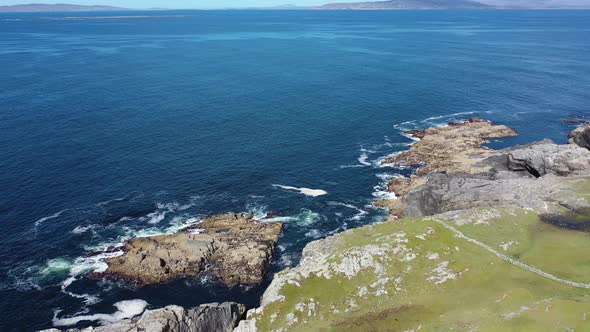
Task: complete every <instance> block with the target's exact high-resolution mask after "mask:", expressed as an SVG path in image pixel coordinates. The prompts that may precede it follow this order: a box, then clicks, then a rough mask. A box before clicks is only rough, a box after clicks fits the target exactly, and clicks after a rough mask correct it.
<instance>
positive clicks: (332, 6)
mask: <svg viewBox="0 0 590 332" xmlns="http://www.w3.org/2000/svg"><path fill="white" fill-rule="evenodd" d="M150 9H158V10H166V9H167V8H150ZM170 9H172V8H170ZM220 9H283V10H305V9H309V10H412V9H414V10H416V9H418V10H419V9H590V0H384V1H359V2H350V3H338V2H335V3H327V4H325V5H321V6H314V7H301V6H297V5H291V4H289V5H282V6H274V7H263V8H220ZM126 10H138V9H130V8H123V7H115V6H104V5H90V6H88V5H75V4H65V3H64V4H34V3H32V4H20V5H10V6H0V12H82V11H126Z"/></svg>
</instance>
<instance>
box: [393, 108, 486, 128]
mask: <svg viewBox="0 0 590 332" xmlns="http://www.w3.org/2000/svg"><path fill="white" fill-rule="evenodd" d="M473 114H475V112H458V113H451V114H444V115H438V116H432V117H429V118H426V119H422V120H410V121H404V122H401V123H398V124H396V125H394V126H393V127H394V128H395V129H398V130H400V131H408V130H412V129H419V128H428V127H444V126H447V125H448V123H449V122H453V121H459V120H462V119H464V118H465V116H466V115H473Z"/></svg>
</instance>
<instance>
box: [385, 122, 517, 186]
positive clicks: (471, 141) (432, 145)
mask: <svg viewBox="0 0 590 332" xmlns="http://www.w3.org/2000/svg"><path fill="white" fill-rule="evenodd" d="M407 134H408V135H412V136H413V137H416V138H419V139H420V141H418V142H416V143H414V144H413V145H412V148H411V149H410V150H408V151H406V152H403V153H401V154H398V155H396V156H393V157H391V158H387V159H385V160H384V161H383V163H385V164H395V165H399V166H417V167H418V169H417V170H416V174H417V175H424V174H428V173H432V172H463V173H480V172H483V171H486V170H488V169H489V168H488V167H485V165H481V164H478V161H483V160H485V159H486V158H488V157H489V156H491V155H493V153H494V152H493V150H492V149H489V148H487V147H485V146H483V145H482V144H485V143H488V142H489V141H488V139H490V138H502V137H511V136H516V135H517V134H516V132H515V131H514V130H512V129H510V128H508V127H506V126H503V125H493V124H492V123H491V122H490V121H487V120H482V119H478V118H474V119H470V120H467V121H465V122H460V123H450V124H449V125H448V126H447V127H441V128H428V129H424V130H413V131H410V132H407Z"/></svg>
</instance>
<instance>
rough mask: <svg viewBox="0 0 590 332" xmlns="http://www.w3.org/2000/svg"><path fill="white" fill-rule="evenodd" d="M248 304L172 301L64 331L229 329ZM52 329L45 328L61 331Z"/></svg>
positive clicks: (193, 331)
mask: <svg viewBox="0 0 590 332" xmlns="http://www.w3.org/2000/svg"><path fill="white" fill-rule="evenodd" d="M245 312H246V307H245V306H244V305H242V304H238V303H233V302H224V303H221V304H219V303H210V304H203V305H200V306H198V307H194V308H191V309H185V308H183V307H180V306H176V305H170V306H167V307H164V308H161V309H156V310H146V311H145V312H144V313H143V315H141V317H139V319H137V320H135V321H122V322H119V323H115V324H111V325H105V326H98V327H88V328H84V329H67V330H64V332H140V331H145V332H212V331H215V332H230V331H232V330H233V329H234V328H235V327H236V326H237V324H238V322H239V321H240V320H241V319H242V318H243V316H244V314H245ZM59 331H60V330H58V329H49V330H45V331H42V332H59Z"/></svg>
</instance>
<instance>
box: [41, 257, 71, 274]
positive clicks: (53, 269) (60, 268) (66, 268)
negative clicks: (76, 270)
mask: <svg viewBox="0 0 590 332" xmlns="http://www.w3.org/2000/svg"><path fill="white" fill-rule="evenodd" d="M72 264H73V262H72V261H71V260H69V259H67V258H54V259H50V260H48V261H47V263H46V264H45V267H44V268H42V269H41V270H40V271H39V273H40V274H41V275H44V276H49V275H52V274H62V273H69V272H70V269H71V268H72Z"/></svg>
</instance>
